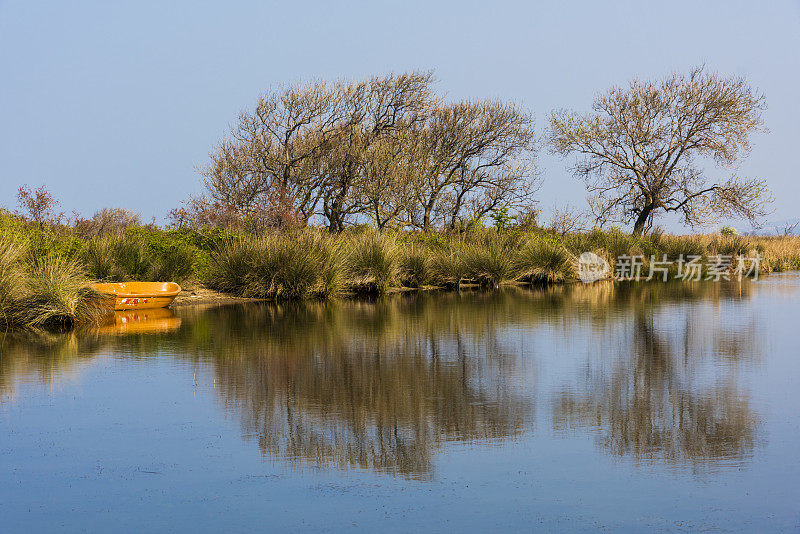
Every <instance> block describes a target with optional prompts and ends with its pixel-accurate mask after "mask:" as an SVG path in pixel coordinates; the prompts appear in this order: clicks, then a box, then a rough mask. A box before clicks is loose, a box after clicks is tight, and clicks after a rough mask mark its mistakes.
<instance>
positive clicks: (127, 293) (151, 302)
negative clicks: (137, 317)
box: [92, 282, 181, 310]
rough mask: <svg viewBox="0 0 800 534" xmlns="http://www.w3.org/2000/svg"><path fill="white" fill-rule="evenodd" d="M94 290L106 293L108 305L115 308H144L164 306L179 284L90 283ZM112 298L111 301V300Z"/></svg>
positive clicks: (176, 290)
mask: <svg viewBox="0 0 800 534" xmlns="http://www.w3.org/2000/svg"><path fill="white" fill-rule="evenodd" d="M92 288H93V289H94V290H95V291H98V292H100V293H103V294H105V295H108V296H109V297H110V298H109V307H111V304H112V302H113V309H115V310H144V309H148V308H166V307H167V306H169V305H170V304H172V301H173V300H175V297H177V296H178V293H180V292H181V286H179V285H178V284H176V283H175V282H121V283H117V284H110V283H109V284H92ZM112 299H113V301H112Z"/></svg>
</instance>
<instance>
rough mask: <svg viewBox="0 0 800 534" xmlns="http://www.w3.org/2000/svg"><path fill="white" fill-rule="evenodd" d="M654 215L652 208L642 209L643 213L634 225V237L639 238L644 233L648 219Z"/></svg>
mask: <svg viewBox="0 0 800 534" xmlns="http://www.w3.org/2000/svg"><path fill="white" fill-rule="evenodd" d="M652 213H653V208H652V206H645V207H644V208H642V211H641V213H639V216H638V217H637V218H636V222H635V223H633V235H635V236H636V237H639V236H641V235H642V232H644V227H645V225H646V224H647V219H649V218H650V215H651V214H652Z"/></svg>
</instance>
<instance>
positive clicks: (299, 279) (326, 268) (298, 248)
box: [204, 232, 341, 300]
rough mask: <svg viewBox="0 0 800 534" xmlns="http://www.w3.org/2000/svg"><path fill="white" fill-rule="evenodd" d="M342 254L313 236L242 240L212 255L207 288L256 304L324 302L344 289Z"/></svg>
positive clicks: (243, 238) (208, 269)
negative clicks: (260, 301) (319, 299)
mask: <svg viewBox="0 0 800 534" xmlns="http://www.w3.org/2000/svg"><path fill="white" fill-rule="evenodd" d="M338 256H339V252H338V250H337V247H336V245H335V243H333V242H332V241H331V240H330V239H329V238H326V237H323V236H321V235H319V234H318V233H315V232H297V233H292V234H270V235H267V236H263V237H255V236H244V237H239V238H234V239H231V240H228V241H225V242H223V243H222V244H221V245H220V246H219V247H218V249H217V250H216V251H214V252H213V253H212V254H211V258H210V261H209V265H208V268H207V273H206V275H205V277H204V281H205V283H206V285H208V286H209V287H211V288H213V289H217V290H219V291H224V292H227V293H232V294H235V295H240V296H243V297H252V298H268V299H276V300H293V299H300V298H304V297H311V296H324V295H328V294H330V293H332V292H334V291H336V290H337V289H338V288H339V286H340V284H341V273H340V271H341V267H340V261H339V258H338Z"/></svg>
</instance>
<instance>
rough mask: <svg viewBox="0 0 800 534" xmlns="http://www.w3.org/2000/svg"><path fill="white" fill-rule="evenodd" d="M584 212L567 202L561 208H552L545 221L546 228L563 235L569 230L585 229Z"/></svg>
mask: <svg viewBox="0 0 800 534" xmlns="http://www.w3.org/2000/svg"><path fill="white" fill-rule="evenodd" d="M585 223H586V214H585V213H584V212H583V211H581V210H579V209H577V208H575V207H573V206H570V205H569V204H567V205H566V206H564V207H563V208H554V209H553V213H552V214H551V215H550V220H549V222H548V223H547V228H548V229H549V230H550V231H551V232H553V233H554V234H558V235H561V236H565V235H567V234H568V233H570V232H581V231H583V230H585Z"/></svg>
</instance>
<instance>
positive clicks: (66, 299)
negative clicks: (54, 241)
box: [18, 256, 105, 328]
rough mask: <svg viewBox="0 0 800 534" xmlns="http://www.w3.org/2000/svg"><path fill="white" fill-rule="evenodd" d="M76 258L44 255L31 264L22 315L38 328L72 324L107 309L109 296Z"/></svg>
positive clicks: (24, 293) (28, 324)
mask: <svg viewBox="0 0 800 534" xmlns="http://www.w3.org/2000/svg"><path fill="white" fill-rule="evenodd" d="M91 283H92V281H91V279H90V278H89V277H88V276H87V275H86V272H85V271H84V270H83V268H82V266H81V265H80V263H79V262H78V261H76V260H74V259H66V258H63V257H58V256H44V257H42V258H40V259H39V260H38V261H36V262H35V263H34V264H33V265H31V267H30V270H29V271H28V273H27V277H26V280H25V284H24V286H23V288H22V294H21V298H20V300H19V302H18V305H19V307H20V309H19V311H18V317H19V318H20V322H21V323H22V324H23V325H24V326H28V327H34V328H53V327H71V326H74V325H75V324H77V323H80V322H88V321H92V320H96V319H97V318H99V317H100V316H101V315H102V314H103V313H104V307H103V303H104V299H105V297H104V296H103V295H102V294H100V293H98V292H96V291H94V290H93V289H92V288H91Z"/></svg>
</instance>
